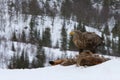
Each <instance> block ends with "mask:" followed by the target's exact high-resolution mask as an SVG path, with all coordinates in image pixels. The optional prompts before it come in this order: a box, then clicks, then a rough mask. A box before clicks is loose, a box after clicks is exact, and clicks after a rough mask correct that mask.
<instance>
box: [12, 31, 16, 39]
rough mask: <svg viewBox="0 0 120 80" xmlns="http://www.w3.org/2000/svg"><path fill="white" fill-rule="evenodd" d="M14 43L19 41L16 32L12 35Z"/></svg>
mask: <svg viewBox="0 0 120 80" xmlns="http://www.w3.org/2000/svg"><path fill="white" fill-rule="evenodd" d="M11 40H12V41H17V37H16V33H15V31H14V32H13V33H12V38H11Z"/></svg>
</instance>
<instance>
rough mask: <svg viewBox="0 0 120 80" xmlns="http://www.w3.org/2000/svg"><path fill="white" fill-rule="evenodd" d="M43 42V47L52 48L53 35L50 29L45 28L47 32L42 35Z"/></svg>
mask: <svg viewBox="0 0 120 80" xmlns="http://www.w3.org/2000/svg"><path fill="white" fill-rule="evenodd" d="M42 42H43V46H46V47H51V46H52V44H51V34H50V28H45V31H43V33H42Z"/></svg>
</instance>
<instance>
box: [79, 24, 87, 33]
mask: <svg viewBox="0 0 120 80" xmlns="http://www.w3.org/2000/svg"><path fill="white" fill-rule="evenodd" d="M77 30H80V31H81V32H86V29H85V26H84V24H83V23H82V22H79V24H78V26H77Z"/></svg>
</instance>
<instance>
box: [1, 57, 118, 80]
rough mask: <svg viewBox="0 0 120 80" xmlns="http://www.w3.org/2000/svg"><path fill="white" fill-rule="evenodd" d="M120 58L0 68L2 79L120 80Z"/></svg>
mask: <svg viewBox="0 0 120 80" xmlns="http://www.w3.org/2000/svg"><path fill="white" fill-rule="evenodd" d="M119 68H120V59H113V60H110V61H107V62H105V63H102V64H99V65H96V66H92V67H86V68H83V67H76V66H75V65H73V66H66V67H63V66H60V65H57V66H52V67H45V68H38V69H31V70H30V69H23V70H22V69H21V70H18V69H15V70H8V69H0V75H1V76H0V79H1V80H40V79H41V80H120V76H119V74H120V69H119Z"/></svg>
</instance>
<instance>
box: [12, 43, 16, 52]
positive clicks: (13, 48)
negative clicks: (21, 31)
mask: <svg viewBox="0 0 120 80" xmlns="http://www.w3.org/2000/svg"><path fill="white" fill-rule="evenodd" d="M12 51H16V50H15V46H14V43H12Z"/></svg>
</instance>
